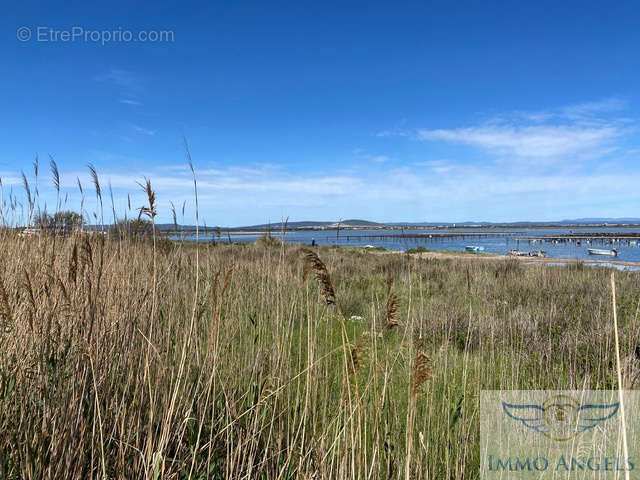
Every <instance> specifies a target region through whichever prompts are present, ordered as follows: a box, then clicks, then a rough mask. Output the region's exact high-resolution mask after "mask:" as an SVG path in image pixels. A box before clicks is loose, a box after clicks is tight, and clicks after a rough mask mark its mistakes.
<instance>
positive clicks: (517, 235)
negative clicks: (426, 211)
mask: <svg viewBox="0 0 640 480" xmlns="http://www.w3.org/2000/svg"><path fill="white" fill-rule="evenodd" d="M569 233H574V234H584V235H588V234H590V233H614V234H619V235H621V236H624V235H626V234H629V233H638V234H640V228H624V229H621V228H596V227H583V228H547V229H542V228H536V229H516V230H509V229H504V230H503V229H481V228H471V229H462V228H456V229H455V230H453V229H434V230H404V231H400V230H340V232H339V233H338V234H336V231H335V230H324V231H313V232H311V231H298V232H288V233H286V235H285V236H284V239H285V241H286V242H292V243H301V244H307V245H310V244H311V242H312V240H315V242H316V243H317V244H318V245H344V246H354V247H356V246H361V247H363V246H365V245H373V246H375V247H384V248H386V249H388V250H407V249H409V248H416V247H419V246H422V247H424V248H426V249H431V250H454V251H464V248H465V246H467V245H481V246H483V247H484V249H485V252H489V253H499V254H505V253H507V251H508V250H510V249H515V250H523V251H537V250H539V249H541V250H543V251H545V252H546V253H547V256H549V257H553V258H585V259H586V258H590V259H593V260H603V261H606V260H607V259H611V258H610V257H602V256H594V255H589V253H588V252H587V248H606V249H609V248H615V249H616V250H618V256H617V257H616V258H615V259H616V260H618V261H626V262H640V247H639V246H637V245H632V244H631V243H632V242H635V239H631V240H624V239H621V240H619V241H612V240H610V239H593V240H592V241H591V243H590V244H588V243H587V242H586V241H585V240H581V241H580V245H578V241H577V240H575V239H572V240H571V241H569V240H566V241H559V242H553V241H551V240H550V239H536V240H531V239H527V238H523V237H543V236H553V235H567V234H569ZM443 234H447V235H451V236H447V237H442V236H441V235H443ZM271 235H272V236H273V237H275V238H282V234H281V233H272V234H271ZM429 235H433V236H432V237H431V238H429ZM260 236H262V234H231V241H232V242H255V241H256V240H257V239H258V238H259V237H260ZM412 236H413V238H412ZM170 238H173V239H179V238H180V237H175V236H174V237H170ZM184 239H185V240H186V241H195V235H187V236H185V237H184ZM215 240H217V237H216V236H215V235H214V234H208V235H202V234H201V235H200V241H203V242H207V241H215ZM220 241H222V242H227V241H228V237H227V235H226V234H223V236H222V237H221V239H220ZM637 241H638V243H639V244H640V239H638V240H637Z"/></svg>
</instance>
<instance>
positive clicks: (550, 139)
mask: <svg viewBox="0 0 640 480" xmlns="http://www.w3.org/2000/svg"><path fill="white" fill-rule="evenodd" d="M622 133H623V132H622V130H621V129H620V128H618V127H615V126H602V127H582V126H576V125H574V126H567V125H548V126H513V125H483V126H478V127H467V128H455V129H450V130H446V129H437V130H418V131H417V133H416V138H417V139H418V140H424V141H430V140H442V141H445V142H451V143H463V144H466V145H471V146H474V147H479V148H481V149H484V150H488V151H489V152H492V153H495V154H498V155H512V156H516V157H522V158H531V159H534V158H539V159H550V158H558V157H561V156H569V155H575V154H580V153H583V152H588V151H590V150H593V149H596V148H601V147H603V146H606V145H608V144H609V143H610V142H611V141H612V140H614V139H616V138H618V137H620V136H621V135H622Z"/></svg>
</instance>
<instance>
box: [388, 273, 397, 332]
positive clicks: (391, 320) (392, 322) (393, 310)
mask: <svg viewBox="0 0 640 480" xmlns="http://www.w3.org/2000/svg"><path fill="white" fill-rule="evenodd" d="M397 313H398V296H397V295H396V294H395V292H394V291H393V278H391V277H389V279H388V280H387V308H386V315H385V326H384V329H385V330H391V329H392V328H394V327H397V326H398V325H399V323H398V322H397V320H396V314H397Z"/></svg>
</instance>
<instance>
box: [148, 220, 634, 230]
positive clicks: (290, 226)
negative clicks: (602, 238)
mask: <svg viewBox="0 0 640 480" xmlns="http://www.w3.org/2000/svg"><path fill="white" fill-rule="evenodd" d="M605 224H607V225H640V218H635V217H623V218H607V217H587V218H576V219H566V220H559V221H549V222H536V221H522V222H387V223H382V222H373V221H370V220H362V219H347V220H341V221H335V220H333V221H317V220H306V221H298V222H288V223H287V230H305V229H334V228H338V226H340V228H385V227H386V228H403V227H404V228H427V227H441V228H447V227H466V228H470V227H491V228H497V227H521V228H524V227H545V226H548V227H553V226H555V227H561V226H563V225H564V226H569V225H571V226H574V225H585V226H588V225H594V226H595V225H605ZM156 227H157V228H158V230H160V231H164V232H170V231H172V230H174V228H175V226H174V225H173V224H172V223H163V224H157V225H156ZM283 227H284V224H283V222H275V223H263V224H259V225H246V226H238V227H218V226H209V225H208V226H206V227H205V226H204V225H200V231H202V232H204V231H205V229H206V231H208V232H211V231H216V230H218V229H220V230H221V231H222V232H227V231H246V232H249V231H254V232H256V231H257V232H263V231H272V232H277V231H280V230H282V229H283ZM177 228H178V231H194V230H195V228H196V227H195V225H178V227H177Z"/></svg>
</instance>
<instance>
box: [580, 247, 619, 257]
mask: <svg viewBox="0 0 640 480" xmlns="http://www.w3.org/2000/svg"><path fill="white" fill-rule="evenodd" d="M587 251H588V252H589V255H608V256H610V257H615V256H617V255H618V251H617V250H616V249H615V248H612V249H611V250H608V249H606V248H588V249H587Z"/></svg>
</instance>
